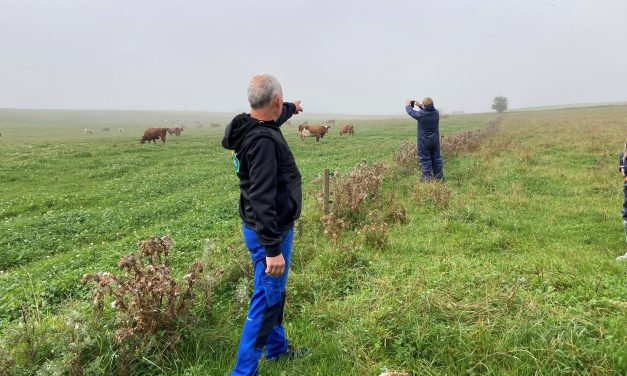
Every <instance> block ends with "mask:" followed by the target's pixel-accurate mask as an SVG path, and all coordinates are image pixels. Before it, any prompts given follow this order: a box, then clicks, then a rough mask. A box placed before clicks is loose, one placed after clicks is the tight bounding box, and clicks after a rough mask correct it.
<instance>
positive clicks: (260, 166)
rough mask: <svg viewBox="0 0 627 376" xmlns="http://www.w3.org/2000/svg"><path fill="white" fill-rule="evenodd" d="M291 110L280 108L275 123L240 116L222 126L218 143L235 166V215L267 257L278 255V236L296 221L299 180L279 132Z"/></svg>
mask: <svg viewBox="0 0 627 376" xmlns="http://www.w3.org/2000/svg"><path fill="white" fill-rule="evenodd" d="M295 110H296V106H295V105H294V104H293V103H283V110H282V112H281V116H279V118H278V119H277V120H276V121H259V120H257V119H254V118H252V117H250V114H245V113H242V114H239V115H237V116H236V117H234V118H233V120H231V122H230V123H229V125H227V127H226V129H225V130H224V138H223V139H222V146H223V147H224V148H226V149H229V150H233V151H235V153H236V154H235V158H237V159H236V160H234V162H235V163H236V164H237V163H239V170H238V171H237V177H239V180H240V183H239V186H240V200H239V215H240V217H242V220H243V221H244V224H245V225H246V226H248V227H250V228H252V229H254V230H255V231H256V232H257V238H258V239H259V243H261V245H262V246H263V247H264V248H265V249H266V256H269V257H273V256H278V255H279V254H280V253H281V240H282V236H281V233H282V232H283V231H286V230H289V229H290V228H291V227H292V226H293V225H294V221H295V220H296V219H298V217H299V216H300V210H301V204H302V203H301V200H302V193H301V175H300V171H298V167H297V166H296V161H295V160H294V155H293V154H292V152H291V150H290V148H289V145H288V144H287V142H286V141H285V138H284V137H283V134H282V133H281V130H280V128H279V127H280V126H281V124H283V123H285V122H286V121H287V119H289V118H290V117H291V116H292V115H293V114H294V112H295ZM236 170H237V167H236Z"/></svg>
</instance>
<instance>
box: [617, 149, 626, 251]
mask: <svg viewBox="0 0 627 376" xmlns="http://www.w3.org/2000/svg"><path fill="white" fill-rule="evenodd" d="M625 162H627V142H625V150H624V151H623V152H622V153H620V156H619V160H618V170H619V171H620V174H621V175H622V176H623V196H624V201H623V211H622V214H623V227H625V237H626V238H625V239H626V240H627V175H625V172H626V170H627V165H626V164H625ZM624 260H627V253H625V254H624V255H623V256H618V257H617V258H616V261H624Z"/></svg>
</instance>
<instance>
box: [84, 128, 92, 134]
mask: <svg viewBox="0 0 627 376" xmlns="http://www.w3.org/2000/svg"><path fill="white" fill-rule="evenodd" d="M84 132H85V135H88V134H94V131H92V130H91V128H85V131H84Z"/></svg>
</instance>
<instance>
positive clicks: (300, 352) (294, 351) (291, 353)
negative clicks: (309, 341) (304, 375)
mask: <svg viewBox="0 0 627 376" xmlns="http://www.w3.org/2000/svg"><path fill="white" fill-rule="evenodd" d="M309 354H311V350H309V349H307V348H297V347H293V346H291V345H288V346H287V351H286V352H284V353H283V354H279V355H278V356H273V357H270V358H266V359H267V360H269V361H275V360H279V359H282V358H287V359H289V360H294V359H297V358H303V357H305V356H307V355H309Z"/></svg>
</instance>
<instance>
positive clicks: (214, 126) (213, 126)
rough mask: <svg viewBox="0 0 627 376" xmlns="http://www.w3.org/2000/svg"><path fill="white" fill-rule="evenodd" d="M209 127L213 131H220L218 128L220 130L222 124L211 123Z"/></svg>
mask: <svg viewBox="0 0 627 376" xmlns="http://www.w3.org/2000/svg"><path fill="white" fill-rule="evenodd" d="M209 126H210V127H211V128H213V129H218V128H220V123H211V124H209Z"/></svg>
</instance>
